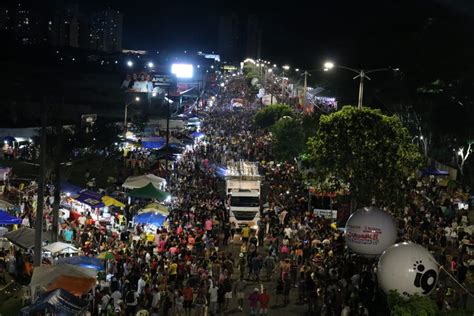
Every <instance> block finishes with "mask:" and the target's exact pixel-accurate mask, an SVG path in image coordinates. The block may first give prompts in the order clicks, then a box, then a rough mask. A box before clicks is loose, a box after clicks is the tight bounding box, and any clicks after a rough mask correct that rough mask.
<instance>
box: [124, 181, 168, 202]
mask: <svg viewBox="0 0 474 316" xmlns="http://www.w3.org/2000/svg"><path fill="white" fill-rule="evenodd" d="M128 195H130V196H132V197H136V198H143V199H157V200H160V201H164V200H166V199H167V198H168V197H169V196H170V195H169V193H166V192H164V191H161V190H158V189H157V188H155V186H154V185H153V184H151V183H149V184H148V185H147V186H145V187H143V188H139V189H133V190H132V191H130V192H129V193H128Z"/></svg>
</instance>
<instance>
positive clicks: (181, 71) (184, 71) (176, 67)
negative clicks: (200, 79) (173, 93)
mask: <svg viewBox="0 0 474 316" xmlns="http://www.w3.org/2000/svg"><path fill="white" fill-rule="evenodd" d="M171 73H172V74H173V75H175V76H176V78H183V79H191V78H192V77H193V65H191V64H172V65H171Z"/></svg>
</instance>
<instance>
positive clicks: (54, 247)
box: [43, 241, 79, 254]
mask: <svg viewBox="0 0 474 316" xmlns="http://www.w3.org/2000/svg"><path fill="white" fill-rule="evenodd" d="M43 249H44V250H46V251H49V252H51V253H53V254H55V253H77V252H78V251H79V250H78V249H77V248H76V247H74V246H73V245H71V244H67V243H64V242H60V241H57V242H54V243H52V244H49V245H47V246H44V247H43Z"/></svg>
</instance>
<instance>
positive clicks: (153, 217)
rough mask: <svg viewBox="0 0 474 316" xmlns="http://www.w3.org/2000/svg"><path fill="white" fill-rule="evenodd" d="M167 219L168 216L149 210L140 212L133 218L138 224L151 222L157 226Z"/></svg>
mask: <svg viewBox="0 0 474 316" xmlns="http://www.w3.org/2000/svg"><path fill="white" fill-rule="evenodd" d="M165 219H166V216H164V215H162V214H160V213H153V212H149V213H142V214H138V215H137V216H135V217H134V218H133V221H134V222H135V223H137V224H151V225H155V226H162V225H163V223H164V221H165Z"/></svg>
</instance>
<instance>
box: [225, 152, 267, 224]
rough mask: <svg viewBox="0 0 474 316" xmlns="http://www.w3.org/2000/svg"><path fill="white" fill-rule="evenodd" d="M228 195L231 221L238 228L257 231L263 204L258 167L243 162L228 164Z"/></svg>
mask: <svg viewBox="0 0 474 316" xmlns="http://www.w3.org/2000/svg"><path fill="white" fill-rule="evenodd" d="M226 194H227V199H226V206H227V209H228V211H229V221H230V222H231V223H235V224H236V226H237V227H243V226H245V225H248V226H249V227H250V228H252V229H253V230H257V229H258V224H259V222H260V204H261V196H260V195H261V177H260V175H259V174H258V168H257V165H256V164H255V163H250V162H243V161H240V162H237V163H232V164H231V165H229V164H228V166H227V175H226Z"/></svg>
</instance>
